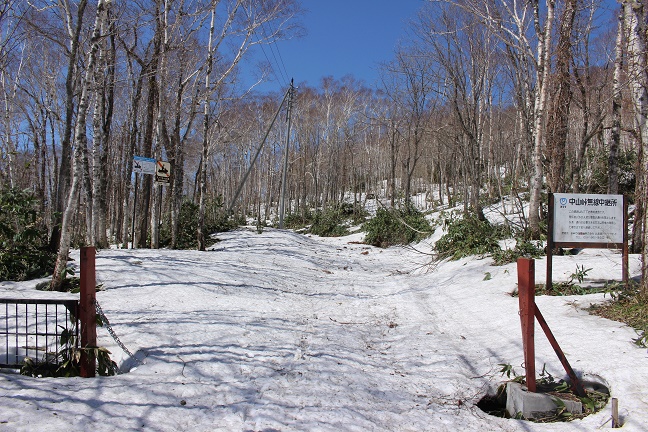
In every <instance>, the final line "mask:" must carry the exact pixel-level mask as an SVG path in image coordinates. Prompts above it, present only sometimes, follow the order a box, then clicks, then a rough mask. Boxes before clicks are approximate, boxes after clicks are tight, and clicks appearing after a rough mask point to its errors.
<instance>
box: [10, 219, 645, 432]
mask: <svg viewBox="0 0 648 432" xmlns="http://www.w3.org/2000/svg"><path fill="white" fill-rule="evenodd" d="M218 238H219V239H220V240H221V241H220V242H219V243H217V244H216V245H215V246H214V248H213V250H212V251H208V252H202V253H201V252H197V251H169V250H102V251H100V252H98V254H97V280H98V282H101V283H103V284H104V287H105V290H104V291H100V292H99V293H98V294H97V299H98V301H99V303H100V304H101V306H102V308H103V310H104V311H105V312H106V315H107V316H108V318H109V319H110V321H111V323H112V325H113V327H114V330H115V332H116V333H117V335H118V336H119V338H120V339H121V340H122V341H123V342H124V344H125V345H126V346H127V347H129V348H130V349H131V350H132V351H133V352H135V355H136V357H137V358H138V359H140V360H141V361H142V362H143V364H138V363H136V362H134V361H133V360H132V359H129V357H128V355H127V354H125V353H124V352H123V351H122V350H121V349H120V348H119V347H118V346H117V345H116V343H115V342H114V341H113V339H112V338H111V337H110V335H109V334H108V332H107V331H106V330H105V329H101V328H100V329H99V330H98V333H99V343H100V345H102V346H106V347H107V348H108V349H110V350H111V351H112V352H113V358H114V359H115V360H116V361H117V362H118V363H119V364H120V365H121V367H122V369H123V370H124V371H128V370H130V371H129V372H128V373H123V374H121V375H118V376H115V377H99V378H94V379H83V378H68V379H64V378H57V379H53V378H42V379H36V378H29V377H24V376H20V375H17V374H14V373H6V372H5V373H0V394H1V395H2V403H1V404H0V430H2V431H19V430H30V431H32V430H47V431H50V432H57V431H66V432H67V431H69V430H75V431H89V430H93V431H116V430H119V431H140V430H145V431H214V430H219V431H265V432H270V431H417V432H418V431H593V430H598V429H608V428H610V422H608V419H609V417H610V410H609V406H608V407H607V408H606V409H604V410H603V411H601V412H599V413H597V414H594V415H590V416H588V417H586V418H585V419H583V420H577V421H574V422H570V423H554V424H535V423H531V422H527V421H521V420H507V419H502V418H496V417H492V416H489V415H487V414H485V413H483V412H482V411H481V410H480V409H479V408H477V406H476V404H477V402H478V401H479V400H480V399H481V398H482V397H483V396H484V395H485V394H486V393H488V392H491V393H492V392H494V390H495V388H496V387H497V386H498V385H499V384H500V383H501V382H503V381H504V380H505V378H503V377H501V375H500V373H499V369H500V368H501V367H500V366H498V364H499V363H507V364H511V365H513V366H514V367H515V369H516V370H517V372H518V373H523V369H522V367H521V364H522V356H523V354H522V344H521V339H520V329H519V317H518V299H517V298H514V297H511V296H510V295H509V293H510V292H511V291H513V290H514V289H515V287H516V282H517V274H516V269H515V264H510V265H507V266H502V267H494V266H491V260H490V259H481V260H480V259H476V258H470V259H464V260H461V261H457V262H444V263H441V264H439V265H437V266H430V265H429V264H430V257H429V256H428V255H424V254H421V253H418V252H416V251H415V250H413V249H411V248H389V249H385V250H382V249H377V248H374V247H370V246H367V245H363V244H360V243H357V241H358V240H361V237H360V235H353V236H348V237H343V238H336V239H323V238H316V237H309V236H304V235H300V234H295V233H292V232H288V231H279V230H273V229H266V230H264V232H263V233H261V234H258V233H256V232H255V231H252V230H246V229H241V230H237V231H233V232H229V233H223V234H219V235H218ZM419 249H425V245H420V247H419ZM76 256H77V257H78V252H77V255H76ZM620 261H621V258H620V255H619V254H618V253H616V252H615V251H601V250H586V251H583V252H582V253H581V254H579V255H576V256H569V257H556V258H555V262H554V280H566V279H567V278H568V276H569V274H571V273H572V272H574V270H575V268H576V265H577V264H578V265H584V266H585V267H586V268H592V270H591V271H590V272H589V273H588V276H587V279H586V280H585V284H587V283H588V282H591V281H593V280H607V279H620V277H621V269H620V265H621V264H620ZM544 269H545V262H544V260H538V262H537V263H536V271H537V274H536V278H537V281H538V282H543V281H544V271H545V270H544ZM630 270H631V276H636V275H637V274H638V273H639V258H638V257H637V256H631V259H630ZM487 272H488V273H490V276H491V278H490V279H489V280H484V278H485V275H486V273H487ZM33 286H34V282H33V281H32V282H25V283H13V282H0V295H3V296H14V295H16V294H18V295H22V296H34V295H39V296H42V295H44V293H41V292H36V291H34V290H33ZM50 295H58V296H69V294H50ZM603 300H604V298H603V295H602V294H601V295H598V294H597V295H588V296H574V297H539V298H538V299H537V304H538V307H539V308H540V309H541V311H542V313H543V314H544V316H545V318H546V320H547V322H548V323H549V326H550V327H551V328H552V330H553V332H554V334H555V336H556V338H557V339H558V342H559V343H560V344H561V346H562V348H563V350H564V351H565V353H566V355H567V358H568V359H569V361H570V362H571V364H572V366H573V367H574V369H575V370H576V371H577V373H580V374H584V375H586V376H589V377H597V376H598V377H600V378H603V379H604V380H605V382H606V383H607V385H608V386H609V388H610V389H611V392H612V395H613V396H614V397H616V398H618V399H619V406H620V413H621V416H622V419H623V421H624V423H625V426H624V428H623V429H622V430H625V431H646V430H648V390H647V388H646V387H647V385H648V353H647V352H646V350H645V349H641V348H638V347H636V346H635V345H633V344H632V342H631V340H632V338H633V337H635V332H634V331H633V330H632V329H631V328H628V327H626V326H624V325H623V324H620V323H617V322H613V321H608V320H605V319H602V318H599V317H596V316H591V315H589V314H588V313H587V312H586V311H584V310H583V309H582V308H584V307H587V306H589V305H590V303H594V302H600V301H603ZM536 335H537V340H536V353H537V369H538V370H541V369H542V367H543V364H544V365H546V368H547V370H548V371H549V372H550V373H551V374H552V375H554V376H555V377H557V378H560V377H563V376H564V375H565V374H564V371H563V370H562V366H561V365H560V362H559V361H558V359H557V358H556V356H555V354H554V353H553V350H552V349H551V347H550V346H549V344H548V343H547V342H546V339H545V338H544V335H543V334H542V332H541V331H540V329H539V327H536ZM606 422H607V423H606Z"/></svg>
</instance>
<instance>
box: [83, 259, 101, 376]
mask: <svg viewBox="0 0 648 432" xmlns="http://www.w3.org/2000/svg"><path fill="white" fill-rule="evenodd" d="M80 283H81V294H80V298H79V320H80V321H81V364H80V366H81V376H82V377H84V378H92V377H94V376H95V371H96V358H95V355H94V351H93V350H91V349H90V350H88V349H85V348H96V346H97V323H96V309H95V298H96V283H95V248H94V247H82V248H81V275H80Z"/></svg>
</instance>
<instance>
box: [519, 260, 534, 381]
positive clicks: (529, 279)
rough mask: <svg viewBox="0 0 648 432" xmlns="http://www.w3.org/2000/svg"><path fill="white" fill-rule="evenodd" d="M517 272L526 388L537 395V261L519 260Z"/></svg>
mask: <svg viewBox="0 0 648 432" xmlns="http://www.w3.org/2000/svg"><path fill="white" fill-rule="evenodd" d="M517 270H518V300H519V303H520V322H521V325H522V346H523V349H524V368H525V369H526V386H527V389H528V390H529V391H530V392H532V393H535V391H536V378H535V341H534V333H535V261H534V260H533V259H530V258H518V260H517Z"/></svg>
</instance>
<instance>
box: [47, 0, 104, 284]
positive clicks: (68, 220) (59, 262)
mask: <svg viewBox="0 0 648 432" xmlns="http://www.w3.org/2000/svg"><path fill="white" fill-rule="evenodd" d="M105 6H107V3H106V1H105V0H98V2H97V14H96V16H95V23H94V30H93V32H92V39H91V41H92V46H91V48H90V53H89V54H88V62H87V64H86V70H85V74H84V76H83V78H82V82H81V98H80V99H79V110H78V114H77V123H76V127H75V131H74V141H75V149H74V159H73V161H72V164H73V175H72V185H71V187H70V193H69V195H68V199H67V204H66V206H65V209H64V211H63V220H62V223H61V240H60V242H59V249H58V255H57V257H56V265H55V266H54V274H53V276H52V282H51V284H50V289H52V290H59V289H60V288H61V285H62V284H63V276H64V271H65V269H66V268H67V260H68V255H69V253H70V241H71V232H70V231H71V226H72V220H73V219H74V213H75V210H76V209H77V204H78V199H79V191H80V189H81V182H82V181H83V163H84V162H83V159H84V157H85V152H86V151H87V141H88V137H87V136H86V115H87V112H88V106H89V99H90V94H89V93H90V91H89V88H88V87H89V83H90V81H91V78H92V73H93V69H94V65H95V60H96V54H97V50H98V49H99V37H100V36H101V34H100V33H101V32H100V28H101V25H100V24H101V18H102V15H103V12H104V8H105Z"/></svg>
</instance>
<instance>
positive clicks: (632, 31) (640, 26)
mask: <svg viewBox="0 0 648 432" xmlns="http://www.w3.org/2000/svg"><path fill="white" fill-rule="evenodd" d="M623 8H624V13H625V24H626V27H627V35H628V76H629V79H630V88H631V91H632V103H633V107H634V128H635V131H636V132H637V135H638V138H639V139H638V141H639V145H640V146H641V150H640V152H639V155H640V157H639V161H638V168H639V169H638V170H637V171H638V173H637V177H638V178H637V180H638V182H639V183H638V185H637V186H638V187H637V193H636V194H635V198H636V201H637V207H638V208H639V207H640V208H641V209H642V213H643V214H642V215H641V217H640V218H638V219H640V220H641V222H642V226H640V227H639V226H637V225H636V224H635V227H634V229H635V231H636V232H642V233H643V234H642V235H641V236H640V238H641V241H642V243H643V244H642V245H641V260H642V264H641V292H642V294H643V295H648V241H647V239H646V237H647V235H648V230H647V229H646V227H647V226H648V212H646V208H647V206H646V200H647V199H648V169H647V168H646V166H645V165H646V163H645V161H644V158H645V157H646V155H647V154H648V89H647V88H646V86H647V85H648V76H647V71H646V67H647V66H648V61H647V59H646V33H645V31H646V28H645V23H644V8H643V2H642V1H637V0H628V1H624V2H623ZM635 216H637V215H636V214H635ZM638 237H639V236H638ZM635 246H636V245H635Z"/></svg>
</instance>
